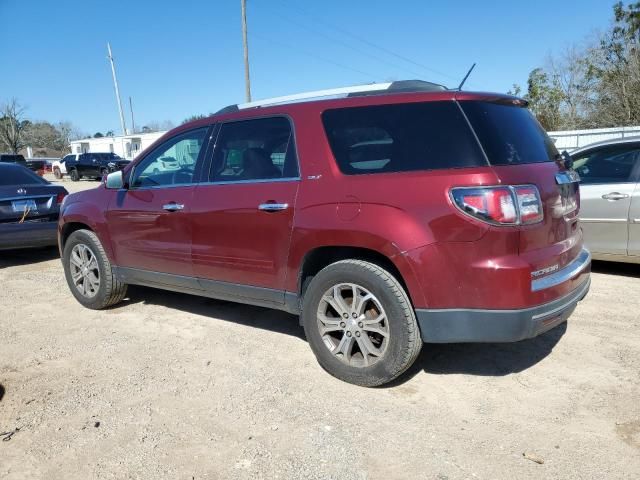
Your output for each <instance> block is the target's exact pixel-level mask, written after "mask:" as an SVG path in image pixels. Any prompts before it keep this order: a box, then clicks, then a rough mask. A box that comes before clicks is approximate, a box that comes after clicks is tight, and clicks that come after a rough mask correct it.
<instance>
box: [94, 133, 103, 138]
mask: <svg viewBox="0 0 640 480" xmlns="http://www.w3.org/2000/svg"><path fill="white" fill-rule="evenodd" d="M102 137H104V135H103V134H102V132H96V133H94V134H93V138H102Z"/></svg>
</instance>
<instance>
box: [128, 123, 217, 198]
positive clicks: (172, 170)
mask: <svg viewBox="0 0 640 480" xmlns="http://www.w3.org/2000/svg"><path fill="white" fill-rule="evenodd" d="M207 130H208V127H206V128H200V129H198V130H192V131H190V132H186V133H182V134H180V135H178V136H176V137H174V138H172V139H170V140H167V141H166V142H164V143H163V144H162V145H160V146H159V147H157V148H155V149H154V150H153V151H152V152H151V153H150V154H149V155H147V156H146V157H145V158H144V160H142V161H141V162H140V164H138V165H136V167H135V169H134V178H133V180H132V182H131V185H132V186H133V187H157V186H169V185H185V184H190V183H193V181H194V177H193V176H194V173H195V168H196V162H197V160H198V156H199V155H200V151H201V150H202V145H203V144H204V141H205V137H206V135H207Z"/></svg>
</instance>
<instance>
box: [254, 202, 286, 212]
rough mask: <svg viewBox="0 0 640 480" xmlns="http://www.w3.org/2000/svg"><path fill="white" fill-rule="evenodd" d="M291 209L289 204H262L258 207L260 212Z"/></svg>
mask: <svg viewBox="0 0 640 480" xmlns="http://www.w3.org/2000/svg"><path fill="white" fill-rule="evenodd" d="M287 208H289V204H288V203H269V202H267V203H261V204H260V205H258V210H262V211H263V212H279V211H281V210H286V209H287Z"/></svg>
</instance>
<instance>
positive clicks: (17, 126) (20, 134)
mask: <svg viewBox="0 0 640 480" xmlns="http://www.w3.org/2000/svg"><path fill="white" fill-rule="evenodd" d="M25 110H26V109H25V107H23V106H22V105H20V103H18V100H16V99H15V98H12V99H11V100H9V102H7V103H6V104H4V105H3V106H2V107H1V108H0V146H1V147H3V148H7V149H9V151H10V152H11V153H14V154H16V153H18V152H19V151H20V150H21V149H22V148H24V147H25V146H26V143H25V130H26V129H27V128H28V127H29V124H30V122H29V121H28V120H25V118H24V112H25Z"/></svg>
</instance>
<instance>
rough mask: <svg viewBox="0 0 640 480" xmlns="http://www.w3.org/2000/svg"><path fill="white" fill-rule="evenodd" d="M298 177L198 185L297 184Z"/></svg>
mask: <svg viewBox="0 0 640 480" xmlns="http://www.w3.org/2000/svg"><path fill="white" fill-rule="evenodd" d="M299 181H300V177H287V178H258V179H253V180H219V181H217V182H200V183H199V184H198V185H242V184H251V183H282V182H299Z"/></svg>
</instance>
